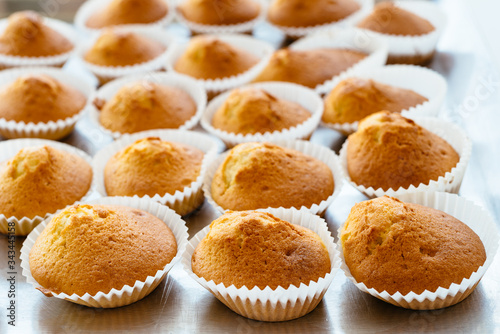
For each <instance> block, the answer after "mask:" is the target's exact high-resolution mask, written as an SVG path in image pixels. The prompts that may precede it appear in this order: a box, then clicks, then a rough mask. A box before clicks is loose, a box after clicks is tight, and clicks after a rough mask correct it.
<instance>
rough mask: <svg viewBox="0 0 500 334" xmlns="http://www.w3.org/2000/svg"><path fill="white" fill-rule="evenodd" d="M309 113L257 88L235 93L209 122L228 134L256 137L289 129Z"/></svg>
mask: <svg viewBox="0 0 500 334" xmlns="http://www.w3.org/2000/svg"><path fill="white" fill-rule="evenodd" d="M309 117H311V113H310V112H309V111H308V110H307V109H305V108H304V107H302V106H301V105H300V104H298V103H295V102H291V101H287V100H282V99H279V98H277V97H275V96H273V95H271V94H269V93H268V92H266V91H265V90H262V89H257V88H246V89H235V90H233V91H232V93H231V94H230V95H229V96H228V97H227V99H226V101H225V102H224V104H223V105H222V106H221V107H220V108H219V109H218V110H217V112H216V113H215V114H214V117H213V118H212V125H213V127H214V128H216V129H220V130H223V131H226V132H229V133H238V134H245V135H246V134H255V133H266V132H273V131H281V130H283V129H289V128H291V127H293V126H296V125H298V124H301V123H303V122H304V121H305V120H306V119H308V118H309Z"/></svg>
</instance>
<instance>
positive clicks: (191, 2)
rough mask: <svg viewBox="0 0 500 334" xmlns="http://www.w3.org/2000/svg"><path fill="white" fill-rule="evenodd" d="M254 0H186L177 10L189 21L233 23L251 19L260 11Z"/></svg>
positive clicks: (217, 23) (213, 23)
mask: <svg viewBox="0 0 500 334" xmlns="http://www.w3.org/2000/svg"><path fill="white" fill-rule="evenodd" d="M260 10H261V8H260V4H259V2H258V1H253V0H222V1H217V2H214V1H213V0H186V1H184V2H182V3H181V4H180V5H179V6H178V7H177V11H178V12H179V13H180V14H181V15H182V16H183V17H184V18H185V19H186V20H188V21H191V22H194V23H199V24H205V25H232V24H239V23H244V22H247V21H251V20H253V19H255V18H257V16H259V13H260Z"/></svg>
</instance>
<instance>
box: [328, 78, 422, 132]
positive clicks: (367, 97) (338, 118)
mask: <svg viewBox="0 0 500 334" xmlns="http://www.w3.org/2000/svg"><path fill="white" fill-rule="evenodd" d="M426 101H428V100H427V98H425V97H424V96H422V95H420V94H418V93H416V92H414V91H412V90H409V89H404V88H399V87H394V86H390V85H386V84H383V83H380V82H377V81H374V80H371V79H362V78H348V79H345V80H342V81H341V82H340V83H339V84H338V85H337V86H336V87H335V88H334V89H333V90H332V91H331V92H330V93H329V94H328V96H327V97H326V98H325V110H324V113H323V117H322V120H323V122H326V123H353V122H357V121H360V120H361V119H363V118H365V117H366V116H368V115H371V114H373V113H376V112H378V111H382V110H387V111H390V112H401V111H403V110H406V109H409V108H411V107H415V106H417V105H419V104H422V103H424V102H426Z"/></svg>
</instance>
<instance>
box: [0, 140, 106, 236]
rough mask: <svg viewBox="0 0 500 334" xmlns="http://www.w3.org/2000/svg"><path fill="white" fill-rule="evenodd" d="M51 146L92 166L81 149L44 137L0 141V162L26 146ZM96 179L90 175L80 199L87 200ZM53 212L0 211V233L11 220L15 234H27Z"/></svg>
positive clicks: (6, 227) (90, 160) (88, 157)
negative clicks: (27, 214) (14, 214)
mask: <svg viewBox="0 0 500 334" xmlns="http://www.w3.org/2000/svg"><path fill="white" fill-rule="evenodd" d="M45 145H47V146H51V147H54V148H56V149H59V150H62V151H65V152H69V153H72V154H74V155H76V156H78V157H80V158H82V159H84V160H85V161H86V162H87V163H88V164H89V165H91V166H92V158H91V157H90V156H89V155H88V154H87V153H85V152H83V151H82V150H79V149H77V148H76V147H73V146H71V145H68V144H64V143H60V142H57V141H52V140H45V139H13V140H8V141H3V142H0V164H1V163H2V162H4V161H7V160H9V159H11V158H13V157H14V156H15V155H16V154H17V153H18V152H19V151H20V150H21V149H23V148H26V147H37V146H45ZM96 182H97V179H96V177H95V175H92V183H91V185H90V188H89V190H88V191H87V193H86V194H85V195H84V196H83V197H82V198H81V199H80V200H81V201H85V200H87V199H88V198H89V197H90V196H91V195H92V193H93V192H94V190H95V189H96V186H97V183H96ZM54 213H55V212H47V214H46V215H45V216H44V217H40V216H36V217H34V218H28V217H5V215H3V214H1V213H0V233H3V234H7V233H8V232H9V230H8V228H9V226H8V223H9V222H11V223H12V222H13V223H14V224H15V226H14V228H15V233H14V234H15V235H19V236H24V235H28V234H29V233H30V232H31V231H32V230H33V229H34V228H35V227H36V226H37V225H38V224H40V223H41V222H42V221H43V220H44V219H46V218H49V217H51V216H52V215H53V214H54Z"/></svg>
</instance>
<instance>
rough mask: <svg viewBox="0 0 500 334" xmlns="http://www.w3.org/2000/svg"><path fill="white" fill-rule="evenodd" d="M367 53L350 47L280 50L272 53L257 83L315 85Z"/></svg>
mask: <svg viewBox="0 0 500 334" xmlns="http://www.w3.org/2000/svg"><path fill="white" fill-rule="evenodd" d="M366 56H367V54H365V53H363V52H359V51H355V50H348V49H333V48H332V49H315V50H293V49H288V48H286V49H281V50H278V51H276V52H275V53H274V54H273V55H272V57H271V60H270V61H269V63H268V64H267V66H266V67H265V68H264V70H262V72H261V73H260V74H259V75H258V76H257V77H256V78H255V79H254V82H259V81H287V82H293V83H297V84H300V85H303V86H306V87H309V88H315V87H316V86H318V85H320V84H322V83H324V82H325V81H327V80H330V79H332V78H333V77H335V76H337V75H339V74H340V73H342V72H343V71H345V70H347V69H348V68H350V67H351V66H353V65H354V64H356V63H357V62H359V61H360V60H362V59H364V58H365V57H366Z"/></svg>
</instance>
